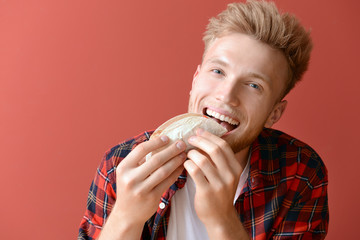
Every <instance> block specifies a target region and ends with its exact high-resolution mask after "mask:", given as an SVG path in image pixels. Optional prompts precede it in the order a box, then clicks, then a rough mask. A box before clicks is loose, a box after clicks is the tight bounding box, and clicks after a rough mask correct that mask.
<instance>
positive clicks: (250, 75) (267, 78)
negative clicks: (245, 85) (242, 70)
mask: <svg viewBox="0 0 360 240" xmlns="http://www.w3.org/2000/svg"><path fill="white" fill-rule="evenodd" d="M248 76H249V77H253V78H258V79H260V80H262V81H264V82H267V83H269V82H270V78H269V77H267V76H265V75H263V74H261V73H256V72H249V73H248Z"/></svg>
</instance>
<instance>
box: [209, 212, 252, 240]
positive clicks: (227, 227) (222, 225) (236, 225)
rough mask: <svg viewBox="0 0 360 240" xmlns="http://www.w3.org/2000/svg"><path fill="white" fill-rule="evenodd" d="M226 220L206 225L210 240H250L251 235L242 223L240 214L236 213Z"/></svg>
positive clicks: (222, 219)
mask: <svg viewBox="0 0 360 240" xmlns="http://www.w3.org/2000/svg"><path fill="white" fill-rule="evenodd" d="M224 216H226V217H225V218H221V219H218V220H216V221H211V222H207V223H205V227H206V230H207V232H208V235H209V238H210V239H225V240H230V239H237V240H239V239H241V240H248V239H249V240H250V237H249V234H248V232H247V231H246V229H245V228H244V226H243V224H242V223H241V221H240V219H239V217H238V214H237V212H236V210H235V208H234V211H233V212H232V213H231V214H229V215H224Z"/></svg>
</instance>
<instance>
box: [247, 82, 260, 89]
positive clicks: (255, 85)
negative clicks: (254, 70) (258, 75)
mask: <svg viewBox="0 0 360 240" xmlns="http://www.w3.org/2000/svg"><path fill="white" fill-rule="evenodd" d="M249 85H250V87H252V88H255V89H260V87H259V85H257V84H255V83H250V84H249Z"/></svg>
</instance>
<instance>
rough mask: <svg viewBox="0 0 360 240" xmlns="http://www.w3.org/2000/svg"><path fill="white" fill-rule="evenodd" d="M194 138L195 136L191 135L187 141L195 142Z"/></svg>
mask: <svg viewBox="0 0 360 240" xmlns="http://www.w3.org/2000/svg"><path fill="white" fill-rule="evenodd" d="M195 139H196V136H191V137H190V138H189V139H188V141H189V142H195Z"/></svg>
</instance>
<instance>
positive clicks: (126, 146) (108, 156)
mask: <svg viewBox="0 0 360 240" xmlns="http://www.w3.org/2000/svg"><path fill="white" fill-rule="evenodd" d="M152 133H153V131H145V132H142V133H140V134H138V135H136V136H134V137H131V138H128V139H126V140H125V141H122V142H120V143H119V144H117V145H115V146H113V147H112V148H110V149H109V150H108V151H106V152H105V155H104V157H103V159H102V161H101V163H100V166H99V169H98V171H100V172H102V173H103V174H105V175H111V173H113V172H114V170H115V168H116V166H117V165H119V163H120V162H121V161H122V160H123V159H124V158H125V157H126V156H127V155H128V154H129V153H130V152H131V151H132V150H133V149H134V148H135V147H136V146H137V145H139V144H140V143H143V142H146V141H148V140H149V139H150V136H151V134H152Z"/></svg>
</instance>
